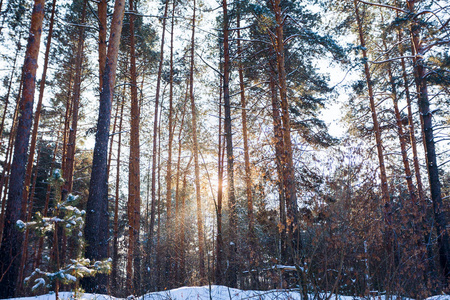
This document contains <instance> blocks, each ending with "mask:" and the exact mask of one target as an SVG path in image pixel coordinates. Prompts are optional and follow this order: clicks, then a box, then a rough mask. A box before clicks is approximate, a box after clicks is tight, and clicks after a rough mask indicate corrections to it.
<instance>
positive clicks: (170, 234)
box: [165, 1, 176, 285]
mask: <svg viewBox="0 0 450 300" xmlns="http://www.w3.org/2000/svg"><path fill="white" fill-rule="evenodd" d="M175 5H176V1H173V2H172V16H171V24H170V26H171V30H170V59H169V60H170V61H169V68H170V71H169V72H170V74H169V124H168V129H169V141H168V144H167V173H166V210H167V217H166V231H167V233H166V235H167V242H166V254H165V255H166V267H167V270H166V273H168V274H170V277H171V278H170V279H171V284H172V285H173V284H174V279H176V278H175V277H176V276H175V272H174V270H173V268H172V266H173V265H174V264H173V263H171V260H172V257H173V255H172V253H173V252H174V251H173V250H174V249H173V247H172V245H173V242H174V233H173V230H174V228H173V224H174V223H173V220H174V218H173V216H172V190H173V188H172V146H173V133H174V124H173V75H174V74H173V67H174V66H173V37H174V27H175V19H174V17H175Z"/></svg>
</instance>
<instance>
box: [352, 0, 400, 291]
mask: <svg viewBox="0 0 450 300" xmlns="http://www.w3.org/2000/svg"><path fill="white" fill-rule="evenodd" d="M353 4H354V8H355V16H356V22H357V26H358V34H359V40H360V44H361V52H362V56H363V61H364V73H365V76H366V83H367V89H368V93H369V102H370V110H371V112H372V121H373V129H374V131H375V141H376V146H377V154H378V162H379V164H380V179H381V193H382V201H383V213H384V221H385V224H386V227H385V229H386V232H385V243H386V251H387V255H388V257H389V258H388V259H386V264H387V265H386V272H387V274H388V275H387V276H386V278H389V276H390V275H391V272H392V268H393V267H394V266H393V263H394V262H393V258H394V257H393V253H392V250H393V249H392V238H393V237H392V225H393V224H392V216H391V200H390V196H389V190H388V183H387V176H386V167H385V164H384V154H383V143H382V140H381V130H380V125H379V123H378V116H377V112H376V106H375V99H374V93H373V86H372V78H371V74H370V69H369V63H368V57H367V48H366V42H365V38H364V31H363V25H362V21H361V18H360V13H359V8H358V0H353ZM390 284H391V282H390V281H389V280H388V279H386V281H385V289H386V292H387V294H389V293H390V292H391V291H390Z"/></svg>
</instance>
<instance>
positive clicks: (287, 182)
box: [272, 0, 306, 293]
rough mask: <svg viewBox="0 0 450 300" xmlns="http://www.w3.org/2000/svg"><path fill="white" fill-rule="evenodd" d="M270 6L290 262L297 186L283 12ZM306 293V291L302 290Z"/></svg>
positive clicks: (295, 243)
mask: <svg viewBox="0 0 450 300" xmlns="http://www.w3.org/2000/svg"><path fill="white" fill-rule="evenodd" d="M272 6H273V9H274V13H275V20H276V23H277V27H276V33H275V35H276V37H275V39H276V45H275V47H276V48H275V50H276V51H275V53H276V57H277V71H278V86H279V93H280V100H281V121H282V129H283V130H282V132H283V143H284V149H283V155H282V156H281V161H282V165H283V171H284V176H283V183H284V191H285V200H286V212H287V214H286V220H287V221H286V222H287V224H288V227H287V233H288V234H287V236H288V244H287V248H288V250H289V260H288V261H287V263H292V262H293V259H295V257H296V254H297V253H298V252H297V251H298V249H300V248H301V242H300V237H299V228H298V216H297V211H298V207H297V194H296V191H297V188H296V180H295V173H294V161H293V152H292V141H291V125H290V116H289V103H288V99H287V83H286V68H285V56H284V55H285V53H284V33H283V19H284V17H283V13H282V11H281V6H280V0H272ZM304 292H305V293H306V291H304Z"/></svg>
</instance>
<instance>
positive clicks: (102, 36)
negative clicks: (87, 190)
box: [97, 0, 108, 90]
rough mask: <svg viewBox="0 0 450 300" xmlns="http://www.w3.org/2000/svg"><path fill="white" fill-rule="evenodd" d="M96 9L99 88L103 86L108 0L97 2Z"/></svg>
mask: <svg viewBox="0 0 450 300" xmlns="http://www.w3.org/2000/svg"><path fill="white" fill-rule="evenodd" d="M97 10H98V14H97V16H98V29H99V30H98V67H99V72H98V73H99V76H98V77H99V82H100V85H99V87H100V90H101V88H102V87H103V74H104V72H105V66H106V47H107V43H106V28H107V24H108V23H107V13H108V2H107V0H100V1H98V2H97Z"/></svg>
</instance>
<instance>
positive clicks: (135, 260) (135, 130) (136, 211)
mask: <svg viewBox="0 0 450 300" xmlns="http://www.w3.org/2000/svg"><path fill="white" fill-rule="evenodd" d="M130 11H131V12H134V7H133V0H130ZM134 18H135V16H134V14H131V15H130V75H131V86H130V89H131V127H130V158H129V173H128V174H129V175H128V205H129V208H128V209H129V222H130V226H129V231H130V232H129V240H130V242H129V244H128V247H129V250H128V251H129V253H128V255H129V259H128V263H129V264H130V265H131V263H132V264H133V267H132V268H131V266H130V267H127V270H128V271H130V269H133V271H134V272H133V273H131V274H129V273H128V271H127V281H128V284H127V285H128V290H129V292H130V293H131V294H132V295H137V294H140V268H141V267H140V253H139V252H140V251H139V233H140V219H141V214H140V210H141V198H140V190H141V187H140V182H141V177H140V172H141V170H140V167H139V161H140V150H139V127H140V115H139V99H138V90H137V80H136V53H135V52H136V51H135V37H134ZM131 215H132V216H131ZM130 217H131V220H132V221H133V222H131V220H130ZM130 257H131V258H132V261H131V259H130ZM131 279H132V280H131Z"/></svg>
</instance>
